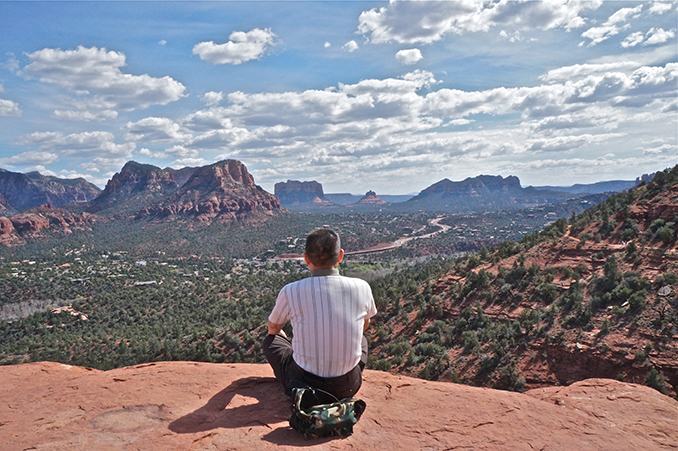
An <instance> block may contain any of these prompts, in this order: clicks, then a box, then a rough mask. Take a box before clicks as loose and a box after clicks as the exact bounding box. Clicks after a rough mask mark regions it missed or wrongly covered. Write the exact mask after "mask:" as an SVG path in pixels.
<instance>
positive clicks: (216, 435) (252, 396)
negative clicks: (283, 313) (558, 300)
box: [0, 362, 678, 451]
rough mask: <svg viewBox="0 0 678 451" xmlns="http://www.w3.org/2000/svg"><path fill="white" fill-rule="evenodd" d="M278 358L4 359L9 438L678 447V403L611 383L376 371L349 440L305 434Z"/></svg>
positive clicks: (52, 444) (50, 443)
mask: <svg viewBox="0 0 678 451" xmlns="http://www.w3.org/2000/svg"><path fill="white" fill-rule="evenodd" d="M272 376H273V374H272V371H271V370H270V368H269V367H268V366H267V365H254V364H237V365H234V364H209V363H193V362H159V363H149V364H143V365H137V366H133V367H128V368H120V369H116V370H111V371H105V372H104V371H98V370H93V369H88V368H80V367H73V366H68V365H62V364H59V363H49V362H41V363H33V364H24V365H16V366H5V367H0V380H2V384H1V385H0V398H1V399H2V403H0V443H2V444H3V445H2V449H3V450H7V451H14V450H17V451H18V450H26V449H37V450H40V449H50V450H69V451H70V450H141V449H142V450H146V451H152V450H171V449H182V450H183V449H191V450H208V449H209V450H213V449H223V450H226V449H228V450H253V449H256V450H266V449H276V450H278V449H292V448H298V447H304V448H305V449H319V450H329V449H333V450H343V449H366V450H369V449H373V450H377V449H389V450H397V449H403V450H422V449H426V450H443V449H467V450H511V451H514V450H536V449H543V450H547V449H551V450H561V451H567V450H577V451H579V450H582V449H586V450H610V449H613V450H615V451H621V450H640V449H643V450H650V449H652V450H669V449H670V450H675V449H676V448H678V428H676V424H678V402H676V401H675V400H673V399H672V398H669V397H667V396H664V395H662V394H660V393H658V392H657V391H655V390H653V389H651V388H648V387H644V386H640V385H634V384H627V383H622V382H617V381H614V380H607V379H589V380H586V381H582V382H577V383H575V384H572V385H570V386H568V387H553V388H546V389H537V390H532V391H529V392H527V393H523V394H520V393H514V392H505V391H498V390H491V389H486V388H476V387H470V386H465V385H457V384H452V383H445V382H430V381H424V380H421V379H413V378H408V377H404V376H396V375H392V374H389V373H385V372H379V371H366V372H365V377H364V379H365V381H364V384H363V388H362V389H361V391H360V393H359V396H360V397H361V398H362V399H364V400H365V401H366V402H367V411H366V412H365V414H364V415H363V418H362V419H361V420H360V422H359V423H358V424H357V425H356V428H355V433H354V434H353V435H352V436H351V437H348V438H346V439H324V440H304V438H303V437H302V436H301V435H300V434H298V433H297V432H295V431H293V430H292V429H291V428H290V427H289V426H288V423H287V419H288V417H289V413H290V410H289V405H290V402H289V400H288V399H287V398H286V397H285V396H284V395H283V394H282V390H281V388H280V386H279V385H278V383H277V382H276V381H275V379H273V377H272Z"/></svg>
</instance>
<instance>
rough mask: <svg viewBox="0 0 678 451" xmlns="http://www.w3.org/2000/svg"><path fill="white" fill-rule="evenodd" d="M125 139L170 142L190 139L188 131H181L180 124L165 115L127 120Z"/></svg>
mask: <svg viewBox="0 0 678 451" xmlns="http://www.w3.org/2000/svg"><path fill="white" fill-rule="evenodd" d="M124 128H125V129H126V130H128V132H127V133H126V134H125V140H126V141H141V142H170V141H184V140H187V139H190V138H191V137H192V136H191V134H190V133H186V132H184V131H182V129H181V126H179V124H177V123H175V122H174V121H172V120H171V119H168V118H166V117H146V118H144V119H141V120H140V121H137V122H128V123H127V124H126V125H125V127H124Z"/></svg>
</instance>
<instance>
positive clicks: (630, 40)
mask: <svg viewBox="0 0 678 451" xmlns="http://www.w3.org/2000/svg"><path fill="white" fill-rule="evenodd" d="M644 40H645V35H643V32H642V31H636V32H635V33H631V34H630V35H628V36H626V38H624V40H623V41H622V43H621V46H622V47H624V48H627V47H635V46H637V45H638V44H640V43H641V42H643V41H644Z"/></svg>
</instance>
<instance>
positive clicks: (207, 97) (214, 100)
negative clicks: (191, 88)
mask: <svg viewBox="0 0 678 451" xmlns="http://www.w3.org/2000/svg"><path fill="white" fill-rule="evenodd" d="M200 100H202V101H203V102H205V105H207V106H214V105H218V104H219V103H220V102H221V101H222V100H224V94H223V93H222V92H221V91H219V92H216V91H210V92H206V93H205V94H204V95H203V96H202V98H201V99H200Z"/></svg>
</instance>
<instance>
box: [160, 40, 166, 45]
mask: <svg viewBox="0 0 678 451" xmlns="http://www.w3.org/2000/svg"><path fill="white" fill-rule="evenodd" d="M158 44H160V45H166V44H167V41H165V40H164V39H161V40H160V41H158Z"/></svg>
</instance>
